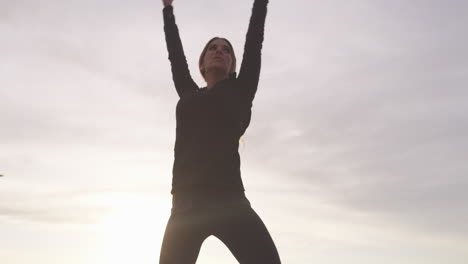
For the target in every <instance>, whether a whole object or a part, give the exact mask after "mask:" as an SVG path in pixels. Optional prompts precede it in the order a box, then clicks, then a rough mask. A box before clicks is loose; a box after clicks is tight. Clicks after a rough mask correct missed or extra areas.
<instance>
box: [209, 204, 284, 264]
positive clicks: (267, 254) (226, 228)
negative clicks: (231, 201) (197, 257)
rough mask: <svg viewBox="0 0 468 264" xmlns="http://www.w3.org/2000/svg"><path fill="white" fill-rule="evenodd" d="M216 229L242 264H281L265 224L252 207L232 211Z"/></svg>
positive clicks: (218, 235) (220, 237) (217, 233)
mask: <svg viewBox="0 0 468 264" xmlns="http://www.w3.org/2000/svg"><path fill="white" fill-rule="evenodd" d="M223 218H224V219H223V221H221V222H220V223H219V224H218V225H217V228H216V232H215V234H214V235H215V236H216V237H218V238H219V239H220V240H221V241H222V242H223V243H224V244H225V245H226V246H227V247H228V248H229V250H230V251H231V253H232V254H233V255H234V257H235V258H236V259H237V260H238V261H239V263H241V264H251V263H252V264H253V263H262V264H277V263H281V261H280V258H279V254H278V251H277V249H276V246H275V243H274V242H273V239H272V238H271V236H270V233H269V232H268V229H267V228H266V226H265V224H264V223H263V221H262V220H261V218H260V217H259V216H258V215H257V213H256V212H255V211H254V210H253V209H252V208H251V207H250V206H248V207H241V208H238V209H236V210H232V211H230V212H229V213H227V214H226V215H225V217H223Z"/></svg>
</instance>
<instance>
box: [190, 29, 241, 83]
mask: <svg viewBox="0 0 468 264" xmlns="http://www.w3.org/2000/svg"><path fill="white" fill-rule="evenodd" d="M217 39H221V40H224V41H226V42H227V43H228V45H229V48H231V57H232V63H231V70H230V71H229V74H231V73H233V72H235V71H236V54H235V53H234V48H233V47H232V44H231V42H229V40H227V39H225V38H220V37H214V38H212V39H210V41H208V43H206V45H205V48H203V51H202V53H201V55H200V59H199V60H198V67H199V69H200V73H201V75H202V76H203V79H205V70H204V69H202V65H203V62H204V58H205V54H206V52H207V51H208V47H209V46H210V43H211V42H213V41H215V40H217ZM205 80H206V79H205Z"/></svg>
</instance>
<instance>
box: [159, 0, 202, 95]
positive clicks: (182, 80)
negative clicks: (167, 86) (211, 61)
mask: <svg viewBox="0 0 468 264" xmlns="http://www.w3.org/2000/svg"><path fill="white" fill-rule="evenodd" d="M163 4H164V9H163V16H164V33H165V36H166V44H167V51H168V53H169V61H170V62H171V70H172V79H173V80H174V85H175V88H176V90H177V93H178V94H179V96H182V95H183V94H184V93H186V92H190V91H194V90H196V89H198V86H197V84H196V83H195V82H194V81H193V79H192V76H190V71H189V68H188V65H187V60H186V58H185V54H184V49H183V47H182V41H181V40H180V36H179V30H178V28H177V25H176V23H175V17H174V9H173V7H172V0H163Z"/></svg>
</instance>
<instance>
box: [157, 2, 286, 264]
mask: <svg viewBox="0 0 468 264" xmlns="http://www.w3.org/2000/svg"><path fill="white" fill-rule="evenodd" d="M172 2H173V0H163V4H164V9H163V15H164V31H165V36H166V43H167V50H168V52H169V60H170V62H171V69H172V77H173V80H174V84H175V88H176V90H177V93H178V95H179V97H180V100H179V102H178V104H177V108H176V119H177V128H176V142H175V147H174V167H173V178H172V190H171V193H172V199H173V200H172V202H173V203H172V210H171V216H170V218H169V221H168V223H167V227H166V231H165V233H164V238H163V243H162V247H161V255H160V263H161V264H169V263H171V264H189V263H195V262H196V260H197V257H198V254H199V252H200V248H201V245H202V243H203V241H204V240H205V239H206V238H207V237H209V236H211V235H214V236H216V237H217V238H219V239H220V240H221V241H222V242H223V243H224V244H225V245H226V246H227V247H228V249H229V250H230V251H231V252H232V254H233V255H234V256H235V258H236V259H237V260H238V261H239V262H240V263H242V264H250V263H252V264H253V263H255V264H276V263H281V261H280V258H279V255H278V252H277V249H276V246H275V244H274V242H273V240H272V238H271V236H270V234H269V232H268V230H267V228H266V227H265V225H264V224H263V222H262V220H261V219H260V217H259V216H258V215H257V214H256V213H255V211H254V210H253V209H252V207H251V206H250V202H249V200H248V199H247V198H246V196H245V193H244V186H243V183H242V180H241V175H240V158H239V153H238V148H239V139H240V137H241V136H242V135H243V134H244V132H245V130H246V129H247V127H248V126H249V123H250V117H251V108H252V101H253V99H254V96H255V92H256V90H257V85H258V81H259V75H260V65H261V49H262V43H263V32H264V25H265V17H266V13H267V4H268V0H255V1H254V5H253V9H252V16H251V19H250V24H249V28H248V31H247V36H246V42H245V47H244V55H243V60H242V65H241V67H240V71H239V75H238V76H236V72H235V70H236V57H235V54H234V50H233V48H232V45H231V43H230V42H229V41H228V40H226V39H224V38H218V37H216V38H213V39H211V40H210V41H209V42H208V43H207V44H206V46H205V48H204V50H203V52H202V54H201V56H200V59H199V69H200V72H201V74H202V76H203V78H204V79H205V81H206V84H207V85H206V86H205V87H203V88H199V87H198V86H197V84H196V83H195V82H194V81H193V79H192V77H191V76H190V72H189V69H188V65H187V61H186V58H185V55H184V51H183V48H182V43H181V40H180V36H179V31H178V28H177V25H176V23H175V18H174V14H173V6H172Z"/></svg>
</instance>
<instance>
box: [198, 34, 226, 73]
mask: <svg viewBox="0 0 468 264" xmlns="http://www.w3.org/2000/svg"><path fill="white" fill-rule="evenodd" d="M231 54H232V51H231V48H230V47H229V44H228V43H227V42H226V41H225V40H223V39H215V40H213V41H212V42H211V43H210V44H209V45H208V49H207V50H206V53H205V57H204V58H203V65H202V68H204V69H205V72H210V71H222V72H225V74H226V75H227V74H229V72H230V70H231V65H232V55H231Z"/></svg>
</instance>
